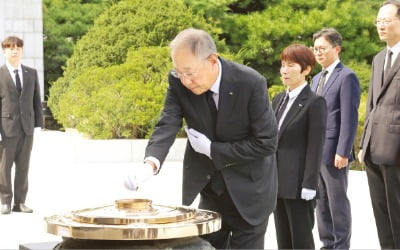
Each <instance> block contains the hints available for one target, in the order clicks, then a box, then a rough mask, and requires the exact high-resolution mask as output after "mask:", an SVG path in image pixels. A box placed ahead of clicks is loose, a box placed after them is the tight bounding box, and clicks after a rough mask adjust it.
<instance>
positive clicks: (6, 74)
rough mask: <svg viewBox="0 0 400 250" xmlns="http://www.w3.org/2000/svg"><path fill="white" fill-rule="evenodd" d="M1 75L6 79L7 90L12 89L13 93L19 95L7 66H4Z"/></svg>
mask: <svg viewBox="0 0 400 250" xmlns="http://www.w3.org/2000/svg"><path fill="white" fill-rule="evenodd" d="M1 74H2V75H3V77H4V79H5V82H6V84H7V88H8V89H10V90H11V91H14V92H15V94H17V87H16V86H15V83H14V80H13V79H12V77H11V75H10V72H9V71H8V68H7V66H6V65H3V66H2V67H1Z"/></svg>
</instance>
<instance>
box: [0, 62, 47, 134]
mask: <svg viewBox="0 0 400 250" xmlns="http://www.w3.org/2000/svg"><path fill="white" fill-rule="evenodd" d="M21 68H22V74H23V79H22V80H23V83H22V93H21V96H20V97H18V93H17V88H16V86H15V83H14V81H13V80H12V77H11V75H10V72H9V71H8V69H7V66H6V65H3V66H2V67H1V68H0V98H1V104H0V105H1V106H0V114H1V122H0V132H1V135H2V136H6V137H13V136H17V135H20V134H21V132H22V131H23V132H24V133H25V135H29V136H31V135H33V130H34V127H42V126H43V115H42V104H41V98H40V89H39V80H38V75H37V72H36V70H35V69H32V68H30V67H27V66H24V65H21ZM20 124H21V125H22V130H21V125H20Z"/></svg>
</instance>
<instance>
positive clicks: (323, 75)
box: [317, 70, 328, 95]
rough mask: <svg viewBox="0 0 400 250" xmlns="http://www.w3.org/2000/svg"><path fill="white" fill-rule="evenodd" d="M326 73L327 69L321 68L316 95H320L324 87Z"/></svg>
mask: <svg viewBox="0 0 400 250" xmlns="http://www.w3.org/2000/svg"><path fill="white" fill-rule="evenodd" d="M327 74H328V71H327V70H322V73H321V78H320V79H319V82H318V88H317V94H318V95H321V93H322V89H323V88H324V85H325V78H326V75H327Z"/></svg>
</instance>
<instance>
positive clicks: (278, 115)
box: [276, 94, 289, 123]
mask: <svg viewBox="0 0 400 250" xmlns="http://www.w3.org/2000/svg"><path fill="white" fill-rule="evenodd" d="M288 102H289V94H286V95H285V98H284V99H283V101H282V102H281V104H280V105H279V107H278V111H277V112H276V121H277V122H278V123H279V121H280V119H281V118H282V115H283V112H284V111H285V109H286V106H287V104H288Z"/></svg>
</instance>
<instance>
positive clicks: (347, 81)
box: [336, 73, 360, 158]
mask: <svg viewBox="0 0 400 250" xmlns="http://www.w3.org/2000/svg"><path fill="white" fill-rule="evenodd" d="M359 104H360V83H359V81H358V79H357V76H356V75H355V74H354V73H350V74H347V75H346V76H345V78H344V79H343V83H342V85H341V88H340V132H339V133H340V134H339V141H338V145H337V148H336V154H338V155H341V156H344V157H347V158H350V156H351V152H352V149H353V143H354V138H355V135H356V131H357V125H358V106H359Z"/></svg>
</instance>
